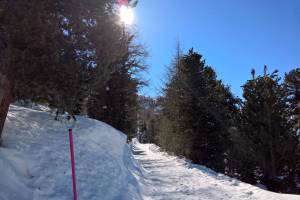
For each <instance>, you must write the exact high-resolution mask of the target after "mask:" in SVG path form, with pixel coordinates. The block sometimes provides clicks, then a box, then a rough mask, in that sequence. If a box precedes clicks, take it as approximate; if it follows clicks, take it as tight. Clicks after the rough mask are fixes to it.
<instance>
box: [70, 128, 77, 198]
mask: <svg viewBox="0 0 300 200" xmlns="http://www.w3.org/2000/svg"><path fill="white" fill-rule="evenodd" d="M69 140H70V153H71V165H72V181H73V196H74V200H77V191H76V175H75V159H74V146H73V133H72V129H71V128H70V129H69Z"/></svg>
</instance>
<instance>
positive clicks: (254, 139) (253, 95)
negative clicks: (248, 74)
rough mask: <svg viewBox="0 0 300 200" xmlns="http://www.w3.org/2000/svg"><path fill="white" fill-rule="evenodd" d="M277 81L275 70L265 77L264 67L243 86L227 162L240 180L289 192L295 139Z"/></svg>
mask: <svg viewBox="0 0 300 200" xmlns="http://www.w3.org/2000/svg"><path fill="white" fill-rule="evenodd" d="M252 74H254V73H252ZM279 80H280V78H279V77H278V75H277V71H275V72H273V73H272V74H268V73H267V68H266V67H265V71H264V75H263V76H258V77H254V75H253V79H252V80H248V81H247V83H246V84H245V85H244V86H243V88H244V93H243V97H244V99H245V100H244V102H243V105H242V108H241V116H240V122H241V123H240V129H239V130H238V131H237V130H236V131H233V132H232V133H233V136H232V138H233V141H234V144H235V149H234V150H233V151H235V152H232V154H231V155H233V157H235V159H233V160H230V162H233V163H231V165H233V166H234V165H235V168H234V169H235V170H238V173H237V174H240V178H241V179H242V180H243V181H247V182H250V183H262V184H264V185H266V186H267V187H268V189H270V190H273V191H284V192H291V191H294V190H295V182H294V177H295V166H296V162H295V159H296V158H297V156H296V151H295V150H296V147H297V145H298V139H297V137H296V135H295V132H294V131H293V130H292V129H291V124H290V122H289V112H288V104H287V100H288V99H287V94H286V90H285V88H284V87H283V85H282V84H280V83H279ZM233 171H234V170H233ZM233 171H231V173H233ZM287 183H289V184H287Z"/></svg>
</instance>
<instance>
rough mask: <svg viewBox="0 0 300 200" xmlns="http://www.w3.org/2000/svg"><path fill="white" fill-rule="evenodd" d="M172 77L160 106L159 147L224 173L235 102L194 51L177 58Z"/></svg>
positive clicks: (227, 89)
mask: <svg viewBox="0 0 300 200" xmlns="http://www.w3.org/2000/svg"><path fill="white" fill-rule="evenodd" d="M172 73H173V74H172V75H171V78H170V82H169V83H168V84H167V86H166V89H165V96H164V98H163V100H162V105H161V107H162V115H163V116H162V121H163V122H162V127H161V133H160V144H161V145H162V146H163V147H164V148H166V149H167V150H170V151H173V152H175V153H176V154H179V155H183V156H185V157H187V158H189V159H191V160H192V161H193V162H195V163H200V164H205V165H207V166H209V167H211V168H213V169H216V170H218V171H224V159H225V153H226V151H227V146H228V145H229V143H228V142H229V139H228V136H229V132H228V131H229V128H230V126H231V124H232V123H233V115H234V112H236V107H235V103H236V100H235V98H233V96H232V94H231V93H230V91H229V88H228V87H225V86H224V85H223V83H222V82H221V81H219V80H217V79H216V74H215V72H214V70H213V69H212V68H211V67H209V66H206V65H205V61H204V60H203V59H202V56H201V55H199V54H198V53H195V52H194V51H193V50H192V49H191V50H190V51H189V53H188V54H187V55H185V56H181V57H180V58H179V59H178V57H177V59H176V61H175V70H173V72H172Z"/></svg>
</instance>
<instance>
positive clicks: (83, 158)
mask: <svg viewBox="0 0 300 200" xmlns="http://www.w3.org/2000/svg"><path fill="white" fill-rule="evenodd" d="M77 119H78V124H77V126H76V128H75V129H74V146H75V164H76V175H77V191H78V196H79V199H80V200H150V199H151V200H157V199H161V200H168V199H170V200H171V199H172V200H176V199H180V200H190V199H199V200H200V199H201V200H220V199H224V200H229V199H231V200H255V199H259V200H300V196H296V195H280V194H276V193H271V192H268V191H265V190H262V189H259V188H257V187H254V186H251V185H249V184H246V183H242V182H240V181H238V180H235V179H231V178H229V177H227V176H225V175H222V174H217V173H215V172H213V171H212V170H209V169H208V168H205V167H203V166H199V165H193V164H191V163H189V162H187V161H185V160H184V159H180V158H178V157H175V156H170V155H168V154H166V153H163V152H161V151H159V148H158V147H157V146H155V145H153V144H140V143H138V142H137V141H136V140H133V142H132V145H131V146H130V145H128V144H127V143H126V135H125V134H123V133H121V132H120V131H118V130H116V129H114V128H113V127H111V126H109V125H107V124H105V123H103V122H99V121H97V120H92V119H89V118H86V117H80V116H78V118H77ZM3 139H4V140H3V146H1V147H0V168H1V170H0V200H69V199H72V179H71V169H70V157H69V156H70V155H69V141H68V133H67V129H66V127H65V126H64V124H63V123H61V122H57V121H55V120H54V116H53V115H52V114H51V113H49V112H45V111H37V110H33V109H28V108H23V107H19V106H11V107H10V111H9V113H8V116H7V119H6V122H5V128H4V138H3ZM130 147H132V151H131V149H130Z"/></svg>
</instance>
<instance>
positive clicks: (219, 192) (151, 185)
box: [133, 140, 300, 200]
mask: <svg viewBox="0 0 300 200" xmlns="http://www.w3.org/2000/svg"><path fill="white" fill-rule="evenodd" d="M133 152H134V154H135V155H134V158H135V159H136V160H137V162H138V164H139V166H140V168H141V175H140V176H141V177H139V179H140V180H141V181H140V182H139V184H140V187H141V188H142V189H143V191H142V194H143V195H142V197H143V199H146V200H148V199H164V200H167V199H172V200H175V199H184V200H192V199H195V200H196V199H197V200H198V199H204V200H210V199H211V200H221V199H224V200H227V199H230V200H242V199H245V200H256V199H259V200H267V199H268V200H300V196H297V195H286V194H277V193H273V192H269V191H266V190H263V189H260V188H258V187H255V186H252V185H250V184H246V183H243V182H241V181H238V180H236V179H233V178H230V177H227V176H225V175H223V174H219V173H216V172H214V171H213V170H211V169H208V168H206V167H204V166H200V165H195V164H191V163H190V162H189V161H186V160H184V159H180V158H178V157H175V156H172V155H169V154H167V153H164V152H162V151H160V149H159V147H157V146H155V145H153V144H141V143H139V142H138V141H137V140H134V141H133Z"/></svg>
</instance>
